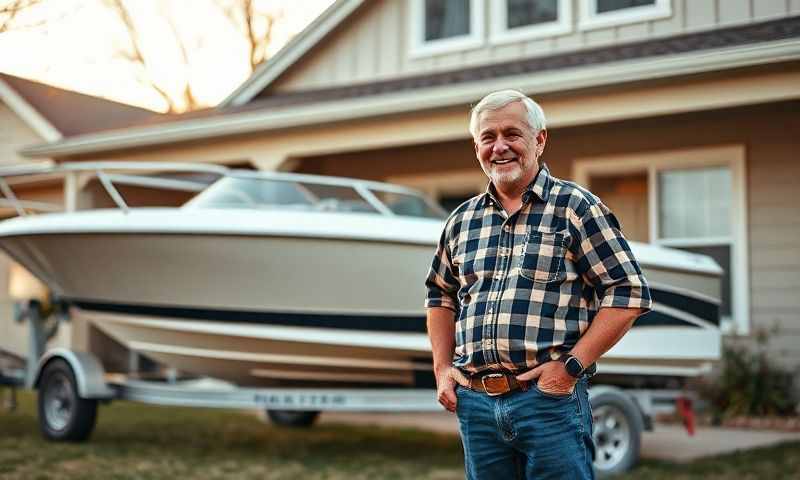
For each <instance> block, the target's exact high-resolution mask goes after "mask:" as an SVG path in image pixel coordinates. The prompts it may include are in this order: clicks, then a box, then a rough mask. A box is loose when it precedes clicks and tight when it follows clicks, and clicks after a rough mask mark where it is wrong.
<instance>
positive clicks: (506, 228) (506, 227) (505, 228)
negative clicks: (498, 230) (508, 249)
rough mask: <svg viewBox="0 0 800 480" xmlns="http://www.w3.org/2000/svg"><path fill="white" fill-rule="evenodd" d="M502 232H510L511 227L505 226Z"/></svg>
mask: <svg viewBox="0 0 800 480" xmlns="http://www.w3.org/2000/svg"><path fill="white" fill-rule="evenodd" d="M503 230H505V231H506V232H510V231H511V225H506V226H505V227H503Z"/></svg>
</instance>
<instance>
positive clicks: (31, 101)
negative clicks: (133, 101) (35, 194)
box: [0, 73, 165, 141]
mask: <svg viewBox="0 0 800 480" xmlns="http://www.w3.org/2000/svg"><path fill="white" fill-rule="evenodd" d="M0 100H3V101H4V102H5V103H6V104H8V105H9V107H10V108H12V110H14V111H15V112H16V113H17V114H18V115H19V116H20V117H22V118H23V119H24V120H25V121H26V122H27V123H28V124H29V125H30V126H31V127H32V128H33V129H34V130H35V131H36V132H37V133H39V134H40V135H42V137H43V138H45V139H46V140H48V141H55V140H58V139H60V138H62V137H69V136H74V135H80V134H84V133H90V132H97V131H101V130H111V129H116V128H125V127H130V126H133V125H138V124H142V123H146V122H147V121H151V120H152V119H153V118H154V117H162V116H165V115H162V114H159V113H156V112H153V111H151V110H147V109H144V108H139V107H134V106H131V105H126V104H124V103H119V102H114V101H111V100H106V99H103V98H99V97H94V96H91V95H85V94H82V93H78V92H73V91H71V90H65V89H62V88H58V87H54V86H52V85H47V84H44V83H39V82H35V81H32V80H27V79H24V78H20V77H15V76H13V75H8V74H4V73H0Z"/></svg>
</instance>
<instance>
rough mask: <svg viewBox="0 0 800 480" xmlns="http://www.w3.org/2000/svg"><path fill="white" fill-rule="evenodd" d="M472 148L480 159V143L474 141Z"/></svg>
mask: <svg viewBox="0 0 800 480" xmlns="http://www.w3.org/2000/svg"><path fill="white" fill-rule="evenodd" d="M472 146H473V147H474V148H475V156H476V157H478V158H479V159H480V154H479V153H478V142H476V141H475V140H474V139H473V140H472Z"/></svg>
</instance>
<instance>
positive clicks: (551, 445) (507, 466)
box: [456, 379, 594, 480]
mask: <svg viewBox="0 0 800 480" xmlns="http://www.w3.org/2000/svg"><path fill="white" fill-rule="evenodd" d="M456 396H457V397H458V404H457V408H456V413H457V415H458V423H459V426H460V429H461V441H462V443H463V445H464V469H465V471H466V477H467V479H468V480H505V479H540V478H541V479H543V478H553V479H593V478H594V472H593V470H592V457H593V456H594V445H593V443H592V412H591V410H590V406H589V393H588V385H587V381H586V379H581V380H579V381H578V383H577V384H576V385H575V389H574V391H573V392H572V394H570V395H565V396H554V395H550V394H547V393H543V392H542V391H540V390H539V389H538V388H537V387H536V385H535V384H531V386H530V388H529V389H528V391H525V392H523V391H521V390H516V391H514V392H510V393H507V394H505V395H501V396H497V397H490V396H489V395H486V394H485V393H480V392H475V391H472V390H470V389H467V388H464V387H462V386H457V387H456Z"/></svg>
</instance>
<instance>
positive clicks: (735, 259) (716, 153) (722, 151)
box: [572, 145, 751, 335]
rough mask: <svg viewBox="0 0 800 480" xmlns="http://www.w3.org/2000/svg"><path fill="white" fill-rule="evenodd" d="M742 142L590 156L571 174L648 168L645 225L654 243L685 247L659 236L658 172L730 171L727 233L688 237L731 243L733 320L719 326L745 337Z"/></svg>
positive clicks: (580, 177) (580, 178)
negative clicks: (729, 211) (680, 170)
mask: <svg viewBox="0 0 800 480" xmlns="http://www.w3.org/2000/svg"><path fill="white" fill-rule="evenodd" d="M745 158H746V157H745V148H744V145H723V146H714V147H704V148H694V149H686V150H670V151H660V152H653V153H647V152H643V153H637V154H632V155H619V156H612V157H592V158H580V159H576V160H575V162H574V163H573V167H572V169H573V170H572V173H573V178H574V179H575V181H576V182H577V183H579V184H581V185H588V184H589V179H590V177H591V176H593V175H599V174H606V175H608V174H621V173H641V172H646V173H647V176H648V194H649V203H650V207H649V209H650V211H649V213H648V223H649V225H648V228H649V233H650V239H651V241H652V242H653V243H656V244H658V245H663V246H679V245H683V244H684V243H685V242H682V241H681V240H680V239H663V240H658V238H659V232H658V227H659V225H658V224H659V222H658V211H659V210H658V208H659V205H658V191H657V181H658V176H657V175H658V172H661V171H666V170H674V169H684V168H697V167H712V166H727V167H728V168H730V169H731V179H732V182H733V190H732V192H731V195H732V197H733V198H732V202H733V204H732V205H731V236H730V237H719V238H711V239H699V240H698V239H692V240H691V244H692V245H702V244H704V243H705V242H707V244H708V245H711V244H719V243H720V241H722V242H724V243H728V242H730V241H731V240H733V241H732V242H731V243H732V247H731V265H732V267H733V268H732V270H733V271H732V272H731V313H732V318H730V319H729V321H724V320H725V318H723V322H722V324H721V325H720V328H721V330H722V333H724V334H738V335H748V334H749V333H750V331H751V328H750V272H749V270H748V268H749V265H750V263H749V259H748V251H749V250H748V237H747V222H748V219H747V179H746V173H745V172H746V170H745Z"/></svg>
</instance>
